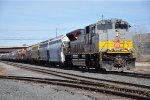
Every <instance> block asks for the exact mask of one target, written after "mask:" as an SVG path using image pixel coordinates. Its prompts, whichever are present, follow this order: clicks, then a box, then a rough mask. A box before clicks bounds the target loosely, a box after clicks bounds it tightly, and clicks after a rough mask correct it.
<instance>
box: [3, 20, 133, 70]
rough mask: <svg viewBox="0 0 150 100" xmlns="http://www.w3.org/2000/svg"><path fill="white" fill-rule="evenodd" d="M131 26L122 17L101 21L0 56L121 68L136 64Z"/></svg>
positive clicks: (11, 58) (97, 67)
mask: <svg viewBox="0 0 150 100" xmlns="http://www.w3.org/2000/svg"><path fill="white" fill-rule="evenodd" d="M130 27H131V26H130V25H129V24H128V22H126V21H123V20H121V19H108V20H100V21H98V22H97V23H94V24H91V25H88V26H86V27H85V28H84V29H77V30H74V31H71V32H69V33H67V34H66V35H64V36H59V37H55V38H52V39H49V40H46V41H43V42H41V43H38V44H35V45H32V46H29V47H28V48H23V49H22V50H18V51H14V52H11V53H8V54H3V55H1V56H0V57H1V59H4V60H14V61H20V60H21V61H30V62H42V63H43V62H44V63H49V64H52V65H63V66H65V67H66V66H67V67H71V66H82V67H85V68H87V69H90V68H95V69H103V70H106V71H124V70H129V69H131V68H133V67H135V56H134V48H133V41H132V35H131V34H130V32H129V28H130Z"/></svg>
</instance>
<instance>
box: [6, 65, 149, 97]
mask: <svg viewBox="0 0 150 100" xmlns="http://www.w3.org/2000/svg"><path fill="white" fill-rule="evenodd" d="M4 63H6V64H9V65H12V66H16V67H19V68H23V69H27V70H31V71H35V72H39V73H42V74H43V73H44V74H49V75H54V76H58V77H62V78H66V79H69V80H67V81H64V80H63V81H64V82H66V84H68V83H69V82H72V84H73V83H76V85H77V87H78V86H79V87H78V88H81V86H80V85H79V83H80V84H82V85H83V84H84V85H83V86H85V87H83V86H82V88H85V89H89V90H93V91H98V92H103V93H104V92H105V93H108V94H113V95H119V96H124V97H130V98H134V99H150V87H149V86H143V85H138V84H131V83H124V82H118V81H110V80H104V79H96V78H91V77H85V76H79V75H74V74H69V73H64V72H57V71H52V70H45V69H40V68H33V67H29V66H27V65H26V66H25V65H22V64H18V63H13V62H4ZM44 80H45V79H44ZM56 83H57V82H56ZM70 84H71V83H70ZM70 84H69V85H70ZM58 85H61V84H59V83H58ZM62 85H63V84H62ZM64 86H65V85H64ZM70 86H71V85H70ZM97 88H98V89H99V88H100V90H96V89H97Z"/></svg>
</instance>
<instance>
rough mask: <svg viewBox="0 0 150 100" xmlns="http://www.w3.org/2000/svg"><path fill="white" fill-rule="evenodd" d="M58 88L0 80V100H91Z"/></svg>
mask: <svg viewBox="0 0 150 100" xmlns="http://www.w3.org/2000/svg"><path fill="white" fill-rule="evenodd" d="M57 88H58V87H55V86H50V85H44V84H36V83H35V84H33V83H23V82H17V81H11V80H0V100H71V99H72V100H92V99H93V98H91V97H88V96H85V95H82V94H74V93H69V92H67V91H62V90H59V89H57Z"/></svg>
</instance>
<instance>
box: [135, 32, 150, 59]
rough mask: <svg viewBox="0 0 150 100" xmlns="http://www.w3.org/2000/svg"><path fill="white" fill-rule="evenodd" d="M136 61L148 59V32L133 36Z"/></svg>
mask: <svg viewBox="0 0 150 100" xmlns="http://www.w3.org/2000/svg"><path fill="white" fill-rule="evenodd" d="M133 40H134V48H135V51H136V56H137V59H136V60H137V61H150V33H145V34H136V35H135V36H134V37H133Z"/></svg>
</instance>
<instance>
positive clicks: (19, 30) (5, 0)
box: [0, 0, 150, 46]
mask: <svg viewBox="0 0 150 100" xmlns="http://www.w3.org/2000/svg"><path fill="white" fill-rule="evenodd" d="M149 10H150V1H149V0H107V2H106V0H105V1H104V0H70V1H69V0H0V46H19V45H22V44H28V45H32V44H34V43H38V42H40V41H42V40H46V39H49V38H52V37H55V36H56V27H57V34H58V35H61V34H65V33H67V32H70V31H72V30H74V29H78V28H84V26H86V25H89V24H92V23H95V22H97V21H98V20H100V19H101V16H102V14H103V16H104V18H106V19H111V18H120V19H123V20H126V21H128V22H129V23H130V25H131V26H132V29H131V30H132V31H137V32H140V31H142V32H144V33H148V32H150V24H149V23H150V13H149ZM9 39H10V40H9ZM12 39H18V40H12ZM19 39H29V40H19Z"/></svg>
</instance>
